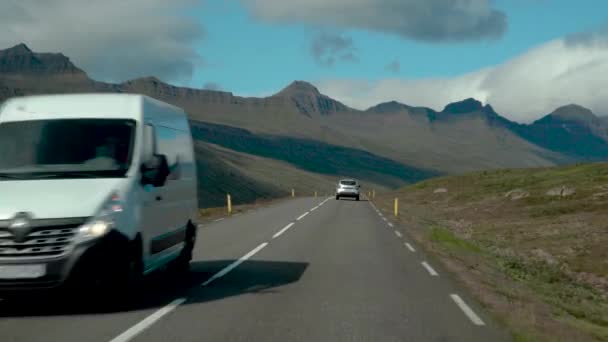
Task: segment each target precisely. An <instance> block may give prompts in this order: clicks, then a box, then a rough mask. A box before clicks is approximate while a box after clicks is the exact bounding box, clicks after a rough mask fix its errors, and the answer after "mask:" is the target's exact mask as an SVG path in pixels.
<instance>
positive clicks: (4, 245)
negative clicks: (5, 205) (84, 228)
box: [0, 218, 86, 258]
mask: <svg viewBox="0 0 608 342" xmlns="http://www.w3.org/2000/svg"><path fill="white" fill-rule="evenodd" d="M85 222H86V218H70V219H49V220H33V221H31V222H30V228H29V232H28V233H27V234H26V235H25V236H23V237H21V238H18V237H17V236H16V234H15V232H13V231H11V229H10V228H9V227H10V221H0V258H30V257H45V256H57V255H62V254H64V253H66V251H67V250H68V249H69V248H70V246H71V244H72V241H73V240H74V237H75V235H76V232H77V230H78V227H80V226H81V225H82V224H84V223H85Z"/></svg>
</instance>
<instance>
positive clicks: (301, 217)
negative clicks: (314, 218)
mask: <svg viewBox="0 0 608 342" xmlns="http://www.w3.org/2000/svg"><path fill="white" fill-rule="evenodd" d="M308 214H310V211H307V212H305V213H304V214H302V215H300V217H298V218H297V219H296V221H300V220H301V219H303V218H304V217H306V215H308Z"/></svg>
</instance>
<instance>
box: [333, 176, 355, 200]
mask: <svg viewBox="0 0 608 342" xmlns="http://www.w3.org/2000/svg"><path fill="white" fill-rule="evenodd" d="M360 189H361V184H359V182H357V181H356V180H354V179H341V180H340V182H338V187H337V188H336V199H337V200H339V199H340V198H341V197H351V198H355V199H356V200H357V201H358V200H359V190H360Z"/></svg>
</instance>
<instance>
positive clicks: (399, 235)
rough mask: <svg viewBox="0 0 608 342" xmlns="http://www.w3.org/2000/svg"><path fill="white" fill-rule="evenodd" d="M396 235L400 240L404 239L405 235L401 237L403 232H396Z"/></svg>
mask: <svg viewBox="0 0 608 342" xmlns="http://www.w3.org/2000/svg"><path fill="white" fill-rule="evenodd" d="M395 235H397V237H398V238H402V237H403V235H401V232H399V231H397V230H395Z"/></svg>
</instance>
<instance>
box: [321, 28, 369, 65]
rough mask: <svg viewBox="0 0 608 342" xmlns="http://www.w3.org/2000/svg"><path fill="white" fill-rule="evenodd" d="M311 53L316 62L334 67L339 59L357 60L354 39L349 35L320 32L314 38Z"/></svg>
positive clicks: (345, 60)
mask: <svg viewBox="0 0 608 342" xmlns="http://www.w3.org/2000/svg"><path fill="white" fill-rule="evenodd" d="M310 53H311V54H312V56H313V58H314V60H315V62H317V64H319V65H322V66H328V67H332V66H334V65H335V64H336V62H338V61H342V62H356V61H358V60H359V58H358V57H357V54H356V53H357V49H356V48H355V44H354V42H353V39H352V38H350V37H347V36H342V35H337V34H329V33H320V34H318V35H316V36H315V37H314V38H313V41H312V44H311V46H310Z"/></svg>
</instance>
